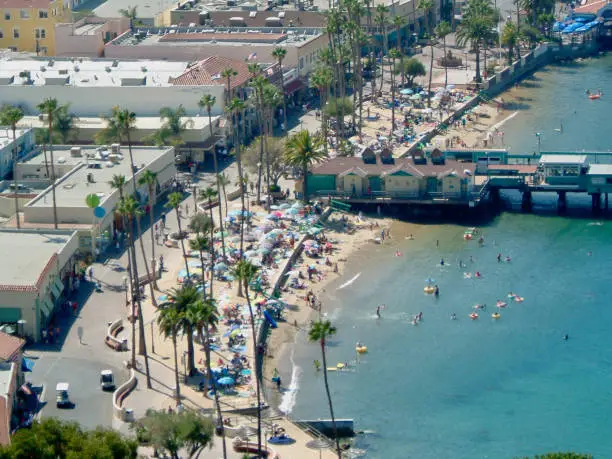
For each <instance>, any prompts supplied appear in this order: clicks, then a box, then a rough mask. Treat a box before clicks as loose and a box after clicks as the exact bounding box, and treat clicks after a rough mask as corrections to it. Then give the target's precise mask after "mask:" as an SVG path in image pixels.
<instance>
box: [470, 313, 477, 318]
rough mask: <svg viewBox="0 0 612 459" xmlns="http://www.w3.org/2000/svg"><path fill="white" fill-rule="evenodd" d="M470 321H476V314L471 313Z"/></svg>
mask: <svg viewBox="0 0 612 459" xmlns="http://www.w3.org/2000/svg"><path fill="white" fill-rule="evenodd" d="M470 319H472V320H476V319H478V314H476V313H475V312H473V313H471V314H470Z"/></svg>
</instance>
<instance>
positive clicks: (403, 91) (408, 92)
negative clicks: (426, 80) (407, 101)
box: [400, 89, 414, 96]
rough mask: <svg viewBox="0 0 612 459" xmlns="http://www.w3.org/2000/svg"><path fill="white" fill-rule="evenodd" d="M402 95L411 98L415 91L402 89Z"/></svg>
mask: <svg viewBox="0 0 612 459" xmlns="http://www.w3.org/2000/svg"><path fill="white" fill-rule="evenodd" d="M400 94H401V95H402V96H410V95H412V94H414V91H413V90H412V89H402V90H401V91H400Z"/></svg>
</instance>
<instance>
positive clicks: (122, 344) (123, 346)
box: [121, 338, 128, 351]
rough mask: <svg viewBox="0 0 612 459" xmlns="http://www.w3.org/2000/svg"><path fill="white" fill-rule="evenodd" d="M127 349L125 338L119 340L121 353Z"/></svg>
mask: <svg viewBox="0 0 612 459" xmlns="http://www.w3.org/2000/svg"><path fill="white" fill-rule="evenodd" d="M127 348H128V340H127V338H123V339H122V340H121V350H122V351H126V350H127Z"/></svg>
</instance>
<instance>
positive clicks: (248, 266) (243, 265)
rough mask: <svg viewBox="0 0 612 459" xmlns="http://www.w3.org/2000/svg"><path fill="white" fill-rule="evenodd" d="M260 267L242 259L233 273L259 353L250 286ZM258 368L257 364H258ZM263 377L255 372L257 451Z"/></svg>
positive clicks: (254, 344) (259, 433) (258, 447)
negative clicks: (240, 290)
mask: <svg viewBox="0 0 612 459" xmlns="http://www.w3.org/2000/svg"><path fill="white" fill-rule="evenodd" d="M258 270H259V268H257V266H255V265H254V264H252V263H251V262H250V261H247V260H245V259H241V260H239V261H238V263H236V265H235V266H234V270H233V274H234V277H235V278H236V279H237V280H238V282H239V283H240V284H241V285H242V286H243V287H244V293H245V296H246V300H247V306H248V307H249V316H250V319H251V335H252V337H253V354H254V355H257V352H258V350H257V334H256V332H257V330H256V328H255V316H254V314H253V307H252V305H251V296H250V295H249V286H250V284H251V283H252V282H253V281H254V280H255V278H256V277H257V271H258ZM256 368H257V366H256ZM260 382H261V378H260V374H259V371H257V370H256V373H255V386H256V389H257V451H258V452H260V451H261V384H260Z"/></svg>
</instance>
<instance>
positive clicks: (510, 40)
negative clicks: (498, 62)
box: [501, 21, 519, 66]
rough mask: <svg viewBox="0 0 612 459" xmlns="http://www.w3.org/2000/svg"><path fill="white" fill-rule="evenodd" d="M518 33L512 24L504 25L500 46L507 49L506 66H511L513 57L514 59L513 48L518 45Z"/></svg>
mask: <svg viewBox="0 0 612 459" xmlns="http://www.w3.org/2000/svg"><path fill="white" fill-rule="evenodd" d="M518 39H519V37H518V32H517V28H516V26H515V25H514V23H512V22H510V21H508V22H506V24H505V25H504V30H502V35H501V44H502V46H505V47H506V48H508V65H509V66H510V65H512V61H513V57H514V54H513V52H514V48H515V47H516V46H517V43H518Z"/></svg>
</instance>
